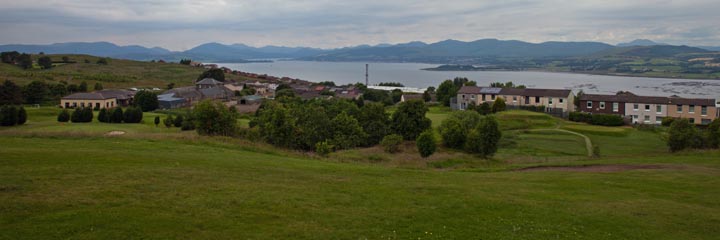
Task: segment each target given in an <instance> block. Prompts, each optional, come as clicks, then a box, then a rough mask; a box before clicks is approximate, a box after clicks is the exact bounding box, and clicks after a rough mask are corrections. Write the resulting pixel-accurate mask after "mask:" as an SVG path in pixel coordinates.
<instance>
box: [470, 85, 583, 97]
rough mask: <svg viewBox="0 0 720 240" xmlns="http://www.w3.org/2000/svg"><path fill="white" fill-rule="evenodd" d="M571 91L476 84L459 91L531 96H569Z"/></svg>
mask: <svg viewBox="0 0 720 240" xmlns="http://www.w3.org/2000/svg"><path fill="white" fill-rule="evenodd" d="M571 92H572V91H571V90H569V89H542V88H496V87H476V86H462V87H461V88H460V90H458V93H460V94H498V95H518V96H531V97H567V96H568V95H570V93H571Z"/></svg>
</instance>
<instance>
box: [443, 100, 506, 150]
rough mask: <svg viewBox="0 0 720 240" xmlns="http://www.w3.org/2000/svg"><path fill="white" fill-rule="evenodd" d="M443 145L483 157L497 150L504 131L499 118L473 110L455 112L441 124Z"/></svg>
mask: <svg viewBox="0 0 720 240" xmlns="http://www.w3.org/2000/svg"><path fill="white" fill-rule="evenodd" d="M439 130H440V136H442V142H443V145H445V146H446V147H449V148H454V149H459V150H465V151H466V152H469V153H475V154H478V155H480V156H481V157H483V158H487V157H491V156H493V155H494V154H495V152H497V149H498V145H499V144H500V139H501V138H502V133H501V131H500V127H499V124H498V122H497V120H496V119H495V118H494V117H492V116H487V117H483V116H480V115H479V114H478V113H476V112H473V111H462V112H454V113H453V114H451V115H450V117H448V118H447V119H446V120H445V121H443V122H442V124H441V125H440V128H439Z"/></svg>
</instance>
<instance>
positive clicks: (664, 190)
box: [0, 108, 720, 239]
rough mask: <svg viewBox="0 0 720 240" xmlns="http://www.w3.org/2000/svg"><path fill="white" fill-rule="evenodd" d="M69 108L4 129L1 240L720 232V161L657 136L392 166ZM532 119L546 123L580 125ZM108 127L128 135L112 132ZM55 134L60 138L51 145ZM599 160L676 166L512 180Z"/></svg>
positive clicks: (683, 235) (516, 146)
mask: <svg viewBox="0 0 720 240" xmlns="http://www.w3.org/2000/svg"><path fill="white" fill-rule="evenodd" d="M57 111H58V109H54V108H41V109H28V113H29V116H30V117H29V119H30V120H29V122H28V123H27V125H25V126H19V127H9V128H8V127H4V128H0V172H2V174H0V212H2V213H3V214H0V239H47V238H73V239H99V238H104V239H131V238H153V239H157V238H162V239H167V238H186V239H228V238H231V239H238V238H241V239H318V238H320V239H410V238H412V239H417V238H422V239H477V238H480V239H714V238H716V236H718V235H719V234H720V228H718V227H717V226H718V225H719V224H720V202H718V201H717V199H718V198H719V197H720V189H718V188H717V187H716V186H718V184H720V178H718V177H717V176H718V175H720V162H718V159H720V152H719V151H691V152H682V153H679V154H668V153H667V151H666V150H665V148H664V145H663V142H662V140H661V139H660V138H659V137H658V135H659V134H657V133H653V132H643V131H637V130H635V129H624V131H627V134H625V135H613V134H599V135H593V134H590V133H587V134H586V135H587V136H589V137H590V138H591V139H592V140H593V142H594V143H596V144H598V145H599V146H600V147H601V149H602V151H603V156H601V158H586V157H584V156H583V154H584V152H582V151H583V150H584V146H583V144H582V140H581V138H580V137H578V136H575V135H570V134H564V133H555V132H545V131H540V132H537V131H523V130H522V129H521V130H506V131H504V132H503V133H504V135H505V136H506V137H507V138H509V140H508V139H505V140H504V141H506V142H504V143H503V145H502V147H501V149H500V152H499V153H498V155H497V156H496V157H495V158H494V159H491V160H483V159H478V158H476V157H474V156H472V155H468V154H464V153H462V152H459V151H454V150H449V149H444V148H441V149H440V150H439V152H438V153H437V154H436V155H433V156H432V157H430V158H429V159H421V158H419V157H418V156H417V153H416V152H414V151H416V150H414V144H413V143H412V142H406V143H405V144H404V145H403V148H402V149H403V150H402V151H403V152H402V153H400V154H395V155H390V154H384V153H382V150H381V149H379V148H367V149H355V150H350V151H346V152H338V153H333V154H331V156H330V157H329V158H319V157H314V156H306V155H305V154H303V153H295V152H290V151H286V150H280V149H275V148H272V147H269V146H264V145H254V144H256V143H250V142H246V141H243V140H236V139H229V138H211V137H198V136H196V135H194V134H193V133H192V132H185V133H182V132H179V130H177V129H166V128H164V127H159V128H158V127H155V126H154V125H153V124H151V118H152V116H153V114H154V113H146V116H145V119H144V120H145V123H142V124H102V123H87V124H64V125H61V124H59V123H56V122H54V117H55V114H56V113H57ZM518 115H536V114H534V113H527V112H507V113H503V114H501V115H500V116H498V118H499V119H501V124H503V123H502V121H503V119H506V118H505V117H507V119H509V120H508V121H517V122H522V123H527V122H526V121H525V120H522V119H523V118H520V117H517V116H518ZM532 118H533V120H531V121H530V122H531V123H535V122H538V123H540V125H541V126H553V127H555V126H557V127H563V126H567V125H565V124H568V123H566V122H564V121H562V120H559V119H555V118H549V119H545V118H543V117H540V116H536V117H532ZM148 119H150V120H148ZM148 121H150V122H148ZM529 127H530V128H534V127H535V126H529ZM538 128H540V127H538ZM588 128H590V127H588ZM111 129H112V130H121V131H126V132H128V134H126V135H123V136H118V137H106V136H103V131H106V130H111ZM592 129H593V130H595V131H600V130H598V129H594V128H592ZM600 129H604V128H600ZM51 130H52V131H55V133H54V134H49V135H43V133H46V132H51ZM612 131H614V130H612ZM73 132H75V133H77V135H74V134H70V133H73ZM183 134H187V135H183ZM661 153H662V154H661ZM351 155H352V156H355V157H356V159H352V158H349V157H348V156H351ZM398 159H399V160H398ZM586 164H653V165H662V166H666V167H664V168H661V169H648V170H632V171H621V172H611V173H597V172H569V171H536V172H519V171H509V170H512V169H517V168H522V167H528V166H543V165H553V166H556V165H586ZM438 169H439V170H438Z"/></svg>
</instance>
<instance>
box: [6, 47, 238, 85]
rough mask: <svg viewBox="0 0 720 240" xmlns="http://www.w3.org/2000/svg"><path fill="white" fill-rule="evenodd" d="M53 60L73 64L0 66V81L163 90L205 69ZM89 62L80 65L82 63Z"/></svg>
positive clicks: (76, 57)
mask: <svg viewBox="0 0 720 240" xmlns="http://www.w3.org/2000/svg"><path fill="white" fill-rule="evenodd" d="M47 56H50V57H51V58H52V59H53V60H54V61H61V58H62V57H63V56H68V57H69V58H70V60H71V61H76V62H77V63H70V64H61V65H59V66H56V67H54V68H51V69H48V70H42V69H30V70H23V69H21V68H19V67H17V66H13V65H10V64H5V63H0V79H2V80H3V81H4V80H5V79H8V80H12V81H15V82H16V83H17V84H19V85H25V84H27V83H30V82H31V81H34V80H40V81H46V82H59V81H61V80H64V81H67V82H68V83H75V84H79V83H80V82H82V81H87V82H88V85H89V86H90V88H92V86H93V85H94V84H95V82H101V83H102V84H103V87H105V88H128V87H143V88H145V87H158V88H161V89H163V88H165V87H166V86H167V84H169V83H175V85H176V86H187V85H192V84H193V81H195V79H197V77H198V76H199V75H200V74H201V73H202V72H203V71H204V70H205V69H203V68H199V67H190V66H186V65H181V64H177V63H152V62H141V61H132V60H121V59H111V60H110V61H109V64H108V65H98V64H95V62H96V61H97V59H98V57H94V56H89V55H67V54H58V55H47ZM85 59H88V60H90V63H84V60H85ZM226 78H227V79H234V80H244V79H245V78H244V77H240V76H234V75H230V74H228V75H226Z"/></svg>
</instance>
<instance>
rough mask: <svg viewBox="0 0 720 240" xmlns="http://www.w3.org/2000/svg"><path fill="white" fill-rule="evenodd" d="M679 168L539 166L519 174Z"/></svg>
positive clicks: (663, 166)
mask: <svg viewBox="0 0 720 240" xmlns="http://www.w3.org/2000/svg"><path fill="white" fill-rule="evenodd" d="M677 168H678V166H669V165H623V164H607V165H581V166H538V167H528V168H521V169H518V170H516V171H519V172H536V171H566V172H599V173H604V172H608V173H609V172H622V171H630V170H646V169H677Z"/></svg>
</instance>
